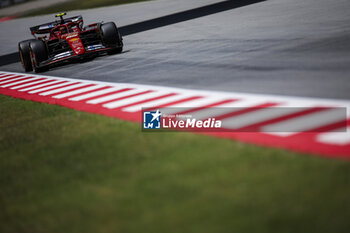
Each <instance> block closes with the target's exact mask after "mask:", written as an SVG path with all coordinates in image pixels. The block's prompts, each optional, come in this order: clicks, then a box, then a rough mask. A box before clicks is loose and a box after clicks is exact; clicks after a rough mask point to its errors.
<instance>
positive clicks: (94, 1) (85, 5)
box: [22, 0, 149, 17]
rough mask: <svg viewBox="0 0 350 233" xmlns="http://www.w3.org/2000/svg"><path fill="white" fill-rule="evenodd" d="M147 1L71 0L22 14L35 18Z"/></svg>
mask: <svg viewBox="0 0 350 233" xmlns="http://www.w3.org/2000/svg"><path fill="white" fill-rule="evenodd" d="M142 1H149V0H84V1H81V0H71V1H68V2H64V3H59V4H55V5H53V6H50V7H45V8H41V9H38V10H34V11H30V12H28V13H26V14H23V15H22V16H23V17H27V16H36V15H44V14H51V13H52V14H54V13H61V12H67V11H73V10H82V9H89V8H95V7H103V6H112V5H120V4H126V3H134V2H142Z"/></svg>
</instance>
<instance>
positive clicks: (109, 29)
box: [100, 22, 123, 53]
mask: <svg viewBox="0 0 350 233" xmlns="http://www.w3.org/2000/svg"><path fill="white" fill-rule="evenodd" d="M100 33H101V37H102V42H103V44H104V45H105V46H108V47H114V49H112V50H110V51H109V53H121V52H122V51H123V38H122V36H121V35H120V33H119V30H118V28H117V26H116V25H115V23H114V22H108V23H104V24H102V25H101V26H100Z"/></svg>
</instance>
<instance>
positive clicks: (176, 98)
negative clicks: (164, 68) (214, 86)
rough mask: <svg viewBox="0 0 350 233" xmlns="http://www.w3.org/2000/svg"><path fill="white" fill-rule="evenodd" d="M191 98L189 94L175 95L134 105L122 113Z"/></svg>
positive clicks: (124, 109)
mask: <svg viewBox="0 0 350 233" xmlns="http://www.w3.org/2000/svg"><path fill="white" fill-rule="evenodd" d="M192 96H193V95H191V94H189V93H185V94H183V93H181V94H177V95H173V96H168V97H164V98H161V99H157V100H153V101H149V102H146V103H142V104H136V105H134V106H130V107H126V108H123V111H124V112H138V111H141V110H142V108H152V107H157V106H161V105H165V104H168V103H172V102H175V101H180V100H185V99H187V98H190V97H192Z"/></svg>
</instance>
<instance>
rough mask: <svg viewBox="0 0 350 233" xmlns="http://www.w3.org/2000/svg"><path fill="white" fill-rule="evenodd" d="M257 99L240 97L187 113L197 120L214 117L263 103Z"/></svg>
mask: <svg viewBox="0 0 350 233" xmlns="http://www.w3.org/2000/svg"><path fill="white" fill-rule="evenodd" d="M263 103H265V102H261V101H260V100H259V99H240V100H235V101H233V102H229V103H225V104H220V105H218V106H215V108H205V109H201V110H198V111H194V112H191V113H189V114H190V115H192V117H193V118H195V119H197V120H205V119H208V118H210V117H211V118H213V117H214V118H215V117H217V116H221V115H224V114H227V113H230V112H234V111H238V110H241V108H243V107H253V106H256V105H259V104H263Z"/></svg>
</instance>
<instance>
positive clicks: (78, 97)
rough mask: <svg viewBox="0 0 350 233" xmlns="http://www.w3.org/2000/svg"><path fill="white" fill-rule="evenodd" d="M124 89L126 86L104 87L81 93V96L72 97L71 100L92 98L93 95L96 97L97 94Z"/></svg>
mask: <svg viewBox="0 0 350 233" xmlns="http://www.w3.org/2000/svg"><path fill="white" fill-rule="evenodd" d="M122 89H125V88H124V87H111V88H107V89H104V90H100V91H94V92H91V93H88V94H84V95H79V96H76V97H73V98H70V99H69V100H71V101H80V100H85V99H89V98H92V97H95V96H100V95H104V94H107V93H111V92H114V91H120V90H122Z"/></svg>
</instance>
